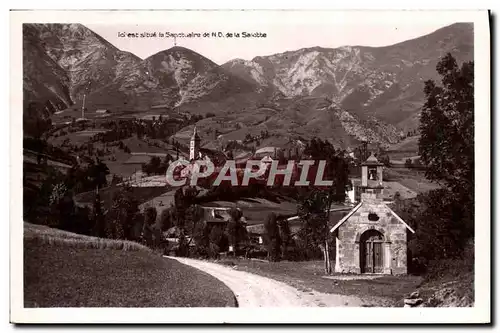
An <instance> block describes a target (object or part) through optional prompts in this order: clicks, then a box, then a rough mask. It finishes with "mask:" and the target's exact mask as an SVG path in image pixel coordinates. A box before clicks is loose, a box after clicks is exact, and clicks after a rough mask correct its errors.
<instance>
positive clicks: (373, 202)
mask: <svg viewBox="0 0 500 333" xmlns="http://www.w3.org/2000/svg"><path fill="white" fill-rule="evenodd" d="M371 213H374V214H376V215H377V216H378V220H377V221H370V220H369V218H368V215H369V214H371ZM370 229H375V230H377V231H379V232H380V233H381V234H382V235H383V236H384V242H383V245H382V251H383V256H384V261H383V265H384V273H385V274H406V273H407V229H406V226H405V225H404V224H403V223H401V222H400V221H399V220H398V219H397V218H396V217H395V216H394V215H393V214H392V213H391V211H390V208H389V207H387V206H386V205H385V204H384V203H383V201H382V200H379V199H377V198H376V197H375V195H370V194H368V195H364V196H363V203H362V205H361V206H360V207H359V208H358V210H356V212H355V213H353V214H352V215H351V216H350V217H349V218H348V219H347V220H346V221H345V222H344V223H343V224H342V225H341V226H340V227H339V228H338V229H337V230H336V242H337V247H336V251H337V253H336V263H335V271H336V272H341V273H361V267H360V243H359V241H360V238H361V235H362V234H363V233H364V232H365V231H367V230H370Z"/></svg>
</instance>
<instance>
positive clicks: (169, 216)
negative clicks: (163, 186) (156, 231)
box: [158, 208, 175, 231]
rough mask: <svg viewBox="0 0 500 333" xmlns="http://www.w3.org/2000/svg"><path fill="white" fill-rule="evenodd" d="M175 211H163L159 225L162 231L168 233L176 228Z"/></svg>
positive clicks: (170, 209)
mask: <svg viewBox="0 0 500 333" xmlns="http://www.w3.org/2000/svg"><path fill="white" fill-rule="evenodd" d="M174 214H175V213H174V211H173V209H172V208H167V209H164V210H162V212H161V214H160V219H159V220H158V223H159V225H160V229H161V230H162V231H167V230H168V229H170V228H172V227H173V226H174V218H175V216H174Z"/></svg>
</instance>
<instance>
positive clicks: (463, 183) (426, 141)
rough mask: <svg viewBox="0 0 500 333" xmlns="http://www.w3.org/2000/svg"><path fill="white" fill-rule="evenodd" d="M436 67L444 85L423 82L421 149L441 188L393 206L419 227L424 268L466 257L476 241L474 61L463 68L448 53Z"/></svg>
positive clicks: (416, 240)
mask: <svg viewBox="0 0 500 333" xmlns="http://www.w3.org/2000/svg"><path fill="white" fill-rule="evenodd" d="M436 69H437V72H438V74H439V75H440V76H441V85H437V84H436V83H435V82H434V81H432V80H429V81H426V82H425V90H424V92H425V95H426V99H427V100H426V103H425V104H424V107H423V110H422V113H421V120H420V141H419V151H420V156H421V162H422V163H423V164H424V165H425V166H426V170H425V171H426V176H427V178H428V179H430V180H433V181H435V182H437V183H439V184H441V185H442V188H441V189H438V190H433V191H430V192H428V193H425V194H420V195H419V196H418V197H417V198H416V199H413V200H406V201H404V202H396V208H395V209H396V211H397V212H398V213H399V214H401V217H403V218H404V219H405V220H407V221H408V222H409V223H410V224H411V225H412V226H413V228H414V229H415V235H414V237H413V239H412V240H411V241H410V244H409V245H410V250H411V255H412V257H413V258H415V259H416V260H418V262H420V263H421V264H422V263H424V265H427V264H428V263H430V262H436V261H439V260H441V259H453V258H461V257H463V256H464V255H467V254H466V253H465V252H464V251H465V250H466V248H467V247H466V245H467V244H468V243H469V242H470V241H471V240H473V238H474V63H473V62H465V63H463V64H462V66H461V67H459V66H458V64H457V62H456V60H455V59H454V58H453V57H452V56H451V54H447V55H446V56H445V57H443V58H442V59H441V60H440V61H439V63H438V65H437V67H436ZM471 264H473V262H472V263H471Z"/></svg>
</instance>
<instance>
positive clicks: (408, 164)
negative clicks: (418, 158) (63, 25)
mask: <svg viewBox="0 0 500 333" xmlns="http://www.w3.org/2000/svg"><path fill="white" fill-rule="evenodd" d="M412 164H413V163H412V161H411V158H407V159H406V161H405V167H407V168H411V167H412Z"/></svg>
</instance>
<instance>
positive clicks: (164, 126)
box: [93, 115, 203, 142]
mask: <svg viewBox="0 0 500 333" xmlns="http://www.w3.org/2000/svg"><path fill="white" fill-rule="evenodd" d="M201 119H203V116H198V115H193V116H191V117H188V116H187V115H185V116H183V117H182V118H180V119H177V118H172V119H171V118H169V119H164V118H163V117H162V116H160V117H159V118H158V119H156V118H155V117H153V119H152V120H146V119H121V120H110V121H106V122H104V123H103V124H102V127H103V128H105V129H107V130H108V131H107V132H103V133H98V134H96V135H95V136H94V137H93V140H94V142H113V141H118V140H123V139H126V138H130V137H132V136H134V135H136V136H137V137H138V138H144V137H148V138H152V139H164V140H165V139H167V138H168V137H170V136H171V135H174V134H175V133H176V132H177V131H179V130H180V129H181V128H183V127H186V126H189V125H192V124H195V123H197V122H198V121H200V120H201Z"/></svg>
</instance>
